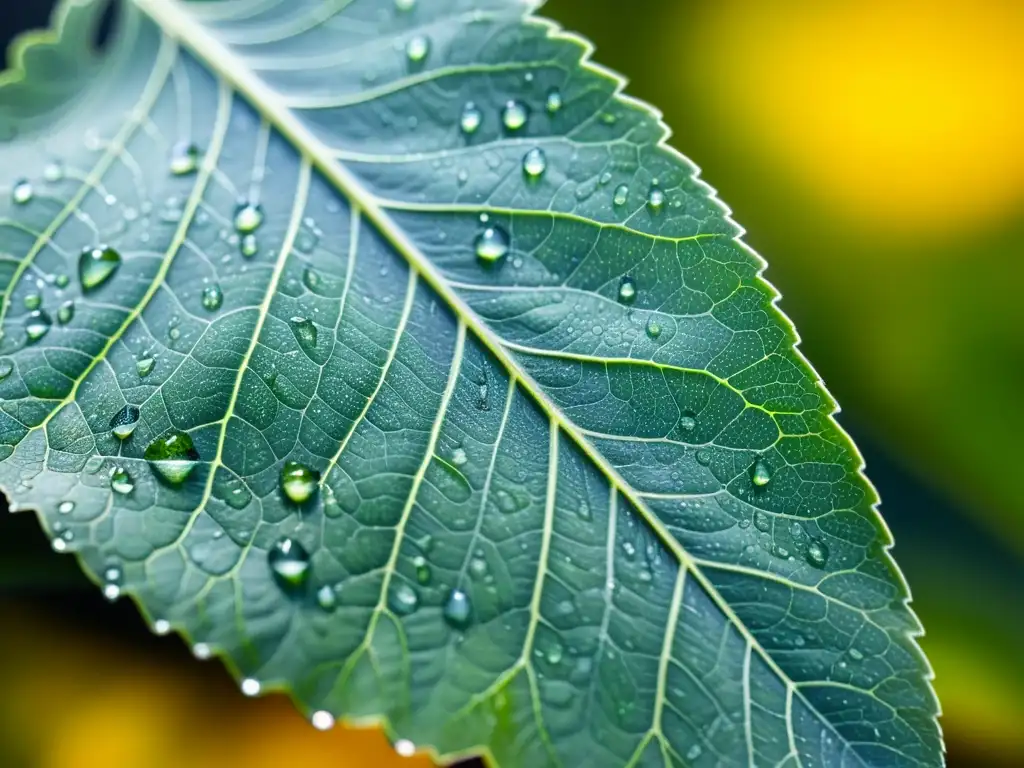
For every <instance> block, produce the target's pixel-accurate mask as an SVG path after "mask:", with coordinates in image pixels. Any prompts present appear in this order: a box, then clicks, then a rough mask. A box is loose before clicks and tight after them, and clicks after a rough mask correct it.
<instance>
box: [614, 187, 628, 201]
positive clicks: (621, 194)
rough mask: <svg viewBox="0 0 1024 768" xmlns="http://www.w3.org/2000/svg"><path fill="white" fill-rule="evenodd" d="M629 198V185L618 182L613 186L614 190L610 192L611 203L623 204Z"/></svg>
mask: <svg viewBox="0 0 1024 768" xmlns="http://www.w3.org/2000/svg"><path fill="white" fill-rule="evenodd" d="M628 199H629V187H628V186H626V185H625V184H619V186H617V187H616V188H615V192H613V193H612V203H614V204H615V205H625V204H626V201H627V200H628Z"/></svg>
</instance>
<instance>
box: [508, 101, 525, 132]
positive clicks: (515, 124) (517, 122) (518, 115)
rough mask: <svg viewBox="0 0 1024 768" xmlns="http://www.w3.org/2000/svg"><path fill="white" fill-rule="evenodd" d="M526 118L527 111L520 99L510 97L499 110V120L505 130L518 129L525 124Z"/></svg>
mask: <svg viewBox="0 0 1024 768" xmlns="http://www.w3.org/2000/svg"><path fill="white" fill-rule="evenodd" d="M527 118H529V112H528V111H527V109H526V105H525V104H523V103H522V102H521V101H516V100H515V99H510V100H509V101H506V102H505V106H504V107H503V108H502V110H501V122H502V124H503V125H504V126H505V128H506V130H509V131H518V130H519V129H520V128H522V127H523V126H524V125H526V120H527Z"/></svg>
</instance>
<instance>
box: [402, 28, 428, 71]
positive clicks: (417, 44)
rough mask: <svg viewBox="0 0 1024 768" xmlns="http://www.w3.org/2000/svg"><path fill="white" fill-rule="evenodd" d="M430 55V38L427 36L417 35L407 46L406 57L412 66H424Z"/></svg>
mask: <svg viewBox="0 0 1024 768" xmlns="http://www.w3.org/2000/svg"><path fill="white" fill-rule="evenodd" d="M429 54H430V38H429V37H427V36H426V35H416V36H415V37H412V38H410V39H409V42H408V43H406V44H405V56H406V58H407V59H409V64H410V65H416V64H422V63H423V61H424V60H425V59H426V58H427V56H428V55H429Z"/></svg>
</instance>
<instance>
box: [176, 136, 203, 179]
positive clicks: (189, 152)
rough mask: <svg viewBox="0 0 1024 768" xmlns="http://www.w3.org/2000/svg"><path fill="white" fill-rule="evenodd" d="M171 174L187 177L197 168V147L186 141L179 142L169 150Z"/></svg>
mask: <svg viewBox="0 0 1024 768" xmlns="http://www.w3.org/2000/svg"><path fill="white" fill-rule="evenodd" d="M170 165H171V173H173V174H174V175H175V176H187V175H188V174H190V173H195V171H196V168H198V167H199V147H197V146H196V145H195V144H192V143H190V142H187V141H179V142H178V143H177V144H175V145H174V147H173V148H172V149H171V163H170Z"/></svg>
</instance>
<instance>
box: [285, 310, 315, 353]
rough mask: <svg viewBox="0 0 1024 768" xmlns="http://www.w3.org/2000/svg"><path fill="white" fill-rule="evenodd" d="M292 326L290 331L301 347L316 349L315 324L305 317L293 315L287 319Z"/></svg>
mask: <svg viewBox="0 0 1024 768" xmlns="http://www.w3.org/2000/svg"><path fill="white" fill-rule="evenodd" d="M288 322H289V323H290V324H291V326H292V333H294V334H295V338H296V339H297V340H298V342H299V344H300V345H301V346H302V348H303V349H306V350H309V349H316V324H315V323H314V322H313V321H312V320H310V319H308V318H305V317H293V318H292V319H291V320H289V321H288Z"/></svg>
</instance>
